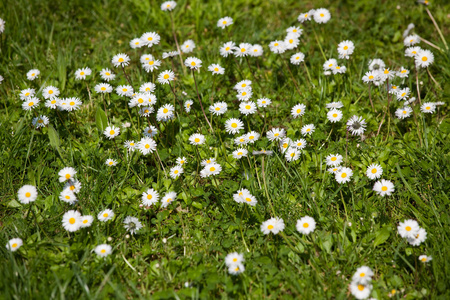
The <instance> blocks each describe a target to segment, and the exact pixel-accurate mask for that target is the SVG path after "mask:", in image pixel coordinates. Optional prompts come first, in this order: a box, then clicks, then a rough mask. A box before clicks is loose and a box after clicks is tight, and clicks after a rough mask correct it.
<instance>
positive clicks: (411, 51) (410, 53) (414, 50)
mask: <svg viewBox="0 0 450 300" xmlns="http://www.w3.org/2000/svg"><path fill="white" fill-rule="evenodd" d="M420 51H422V48H420V47H418V46H416V47H409V48H406V49H405V56H406V57H416V56H417V54H419V52H420Z"/></svg>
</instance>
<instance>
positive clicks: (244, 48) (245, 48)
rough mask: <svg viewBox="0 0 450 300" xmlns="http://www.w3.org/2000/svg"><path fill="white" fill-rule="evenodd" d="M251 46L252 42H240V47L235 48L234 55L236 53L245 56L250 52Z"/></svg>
mask: <svg viewBox="0 0 450 300" xmlns="http://www.w3.org/2000/svg"><path fill="white" fill-rule="evenodd" d="M251 48H252V44H249V43H240V44H239V46H238V47H235V48H234V55H236V56H237V57H245V56H247V55H249V54H250V49H251Z"/></svg>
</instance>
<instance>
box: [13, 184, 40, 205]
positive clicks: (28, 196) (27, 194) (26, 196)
mask: <svg viewBox="0 0 450 300" xmlns="http://www.w3.org/2000/svg"><path fill="white" fill-rule="evenodd" d="M37 196H38V192H37V189H36V187H35V186H33V185H29V184H26V185H24V186H22V187H21V188H20V189H19V190H18V191H17V197H18V199H19V202H20V203H22V204H28V203H30V202H34V201H36V198H37Z"/></svg>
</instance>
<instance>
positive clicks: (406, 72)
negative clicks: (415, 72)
mask: <svg viewBox="0 0 450 300" xmlns="http://www.w3.org/2000/svg"><path fill="white" fill-rule="evenodd" d="M397 76H398V77H400V78H407V77H408V76H409V70H408V69H405V68H403V67H401V68H400V71H397Z"/></svg>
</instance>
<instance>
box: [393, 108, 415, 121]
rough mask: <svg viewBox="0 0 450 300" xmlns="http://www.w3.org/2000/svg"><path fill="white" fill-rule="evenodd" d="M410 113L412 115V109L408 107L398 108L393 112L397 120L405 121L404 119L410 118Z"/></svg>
mask: <svg viewBox="0 0 450 300" xmlns="http://www.w3.org/2000/svg"><path fill="white" fill-rule="evenodd" d="M411 113H412V108H411V107H409V106H405V107H401V108H398V109H397V110H396V111H395V115H396V116H397V118H399V119H405V118H408V117H410V116H411Z"/></svg>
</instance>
